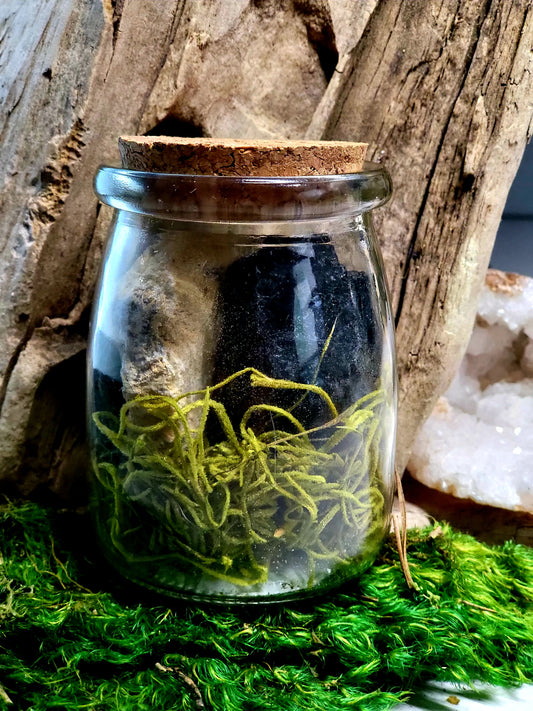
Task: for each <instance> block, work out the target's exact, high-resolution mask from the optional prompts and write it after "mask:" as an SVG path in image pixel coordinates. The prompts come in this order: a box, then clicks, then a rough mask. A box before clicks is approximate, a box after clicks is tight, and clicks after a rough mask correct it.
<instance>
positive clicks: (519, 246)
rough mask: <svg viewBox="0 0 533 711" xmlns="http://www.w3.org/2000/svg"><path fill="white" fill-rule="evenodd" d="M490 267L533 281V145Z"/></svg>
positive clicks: (513, 189) (507, 209)
mask: <svg viewBox="0 0 533 711" xmlns="http://www.w3.org/2000/svg"><path fill="white" fill-rule="evenodd" d="M490 266H491V267H493V268H494V269H501V270H502V271H507V272H517V273H518V274H527V275H528V276H531V277H533V142H532V143H530V144H529V145H528V146H527V148H526V150H525V153H524V157H523V158H522V163H521V164H520V168H519V169H518V173H517V174H516V178H515V180H514V183H513V185H512V187H511V190H510V192H509V196H508V197H507V203H506V205H505V210H504V213H503V219H502V221H501V224H500V228H499V230H498V234H497V236H496V243H495V245H494V250H493V252H492V257H491V260H490Z"/></svg>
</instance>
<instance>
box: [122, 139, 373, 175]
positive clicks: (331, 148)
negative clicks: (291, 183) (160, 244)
mask: <svg viewBox="0 0 533 711" xmlns="http://www.w3.org/2000/svg"><path fill="white" fill-rule="evenodd" d="M367 147H368V144H366V143H352V142H348V141H267V140H249V141H248V140H236V139H227V138H178V137H175V136H122V137H121V138H119V150H120V155H121V158H122V167H123V168H129V169H131V170H143V171H149V172H154V173H181V174H187V175H229V176H261V177H266V176H272V177H275V176H279V177H282V176H287V177H288V176H306V175H341V174H346V173H359V172H361V171H362V170H363V164H364V160H365V155H366V150H367Z"/></svg>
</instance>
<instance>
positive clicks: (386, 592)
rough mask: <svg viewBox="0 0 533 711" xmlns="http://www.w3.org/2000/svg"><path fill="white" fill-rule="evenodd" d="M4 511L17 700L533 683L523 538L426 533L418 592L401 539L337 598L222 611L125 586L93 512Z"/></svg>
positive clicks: (119, 700)
mask: <svg viewBox="0 0 533 711" xmlns="http://www.w3.org/2000/svg"><path fill="white" fill-rule="evenodd" d="M0 520H1V527H0V529H1V530H0V546H1V548H0V553H1V556H2V567H1V570H0V575H1V580H0V586H1V600H0V619H1V622H0V624H1V627H0V631H1V638H0V679H1V685H2V686H1V691H0V697H1V699H3V701H1V702H0V703H3V705H4V707H5V708H14V709H25V710H28V711H29V710H30V709H31V710H32V711H39V710H41V709H67V710H68V709H71V710H74V709H121V711H128V710H129V709H131V710H132V711H133V709H135V711H139V710H142V709H147V710H148V709H150V710H153V709H157V710H159V709H161V710H163V709H164V710H167V709H168V710H170V709H176V710H178V709H184V710H186V711H193V710H196V709H210V710H212V711H267V710H268V711H287V709H291V711H292V710H293V709H294V710H299V709H301V710H302V711H303V710H304V709H305V711H337V710H340V709H361V710H368V711H370V710H372V711H375V710H376V709H389V708H391V707H393V706H394V704H395V703H396V702H398V701H400V700H405V699H406V698H408V696H409V694H410V693H411V691H413V690H414V689H415V688H416V687H417V686H418V685H420V684H421V683H422V682H423V681H424V680H427V679H438V680H453V681H457V682H466V683H468V682H470V681H471V680H472V679H477V680H480V681H484V682H488V683H492V684H499V685H514V684H519V683H521V682H525V681H532V680H533V609H532V597H533V551H532V550H530V549H527V548H525V547H523V546H520V545H517V544H514V543H506V544H505V545H503V546H500V547H494V548H491V547H488V546H486V545H484V544H481V543H479V542H477V541H476V540H475V539H473V538H471V537H469V536H466V535H463V534H460V533H457V532H455V531H453V530H451V529H450V527H448V526H447V525H442V526H436V527H434V528H432V529H427V530H424V531H414V532H411V533H410V534H409V537H408V544H407V557H408V561H409V565H410V570H411V574H412V577H413V580H414V583H415V585H416V587H415V588H413V589H409V588H408V586H407V584H406V582H405V579H404V576H403V574H402V570H401V566H400V561H399V558H398V554H397V551H396V549H395V547H394V545H393V543H392V541H390V542H389V543H387V544H386V545H385V546H384V548H383V550H382V553H381V555H380V557H379V559H378V561H377V562H376V564H375V565H374V566H373V567H372V568H370V569H369V570H368V571H367V572H366V573H365V574H363V575H362V576H361V578H360V579H359V580H358V581H354V582H352V583H350V584H349V585H345V587H344V588H343V589H342V590H341V591H338V592H337V593H335V594H330V595H328V597H327V599H321V600H316V601H315V602H314V603H306V604H303V603H302V604H299V605H297V604H292V605H291V606H285V607H283V606H280V607H274V608H269V609H266V610H265V608H258V607H253V608H250V609H246V610H238V611H235V610H232V611H221V610H212V609H210V608H208V607H195V608H187V607H184V606H180V604H179V603H175V604H174V605H173V607H168V605H167V603H161V601H159V602H157V603H156V604H153V603H150V604H149V602H148V601H147V600H141V597H140V593H139V592H138V591H137V590H134V589H131V588H129V587H128V586H127V585H126V584H124V585H123V586H122V587H117V586H116V585H115V584H113V585H112V584H111V582H110V581H109V576H108V574H107V573H106V571H105V568H103V567H102V566H101V565H100V564H98V561H97V560H96V558H95V557H94V553H93V552H92V551H91V548H90V546H91V542H92V534H91V532H90V528H89V524H88V521H87V520H86V517H85V516H79V515H75V514H73V513H68V512H58V511H52V510H48V509H44V508H41V507H39V506H38V505H35V504H32V503H23V504H18V505H16V504H12V503H7V504H5V505H3V506H2V507H1V508H0ZM84 541H86V544H85V546H84V545H83V542H84ZM9 701H11V702H12V703H9Z"/></svg>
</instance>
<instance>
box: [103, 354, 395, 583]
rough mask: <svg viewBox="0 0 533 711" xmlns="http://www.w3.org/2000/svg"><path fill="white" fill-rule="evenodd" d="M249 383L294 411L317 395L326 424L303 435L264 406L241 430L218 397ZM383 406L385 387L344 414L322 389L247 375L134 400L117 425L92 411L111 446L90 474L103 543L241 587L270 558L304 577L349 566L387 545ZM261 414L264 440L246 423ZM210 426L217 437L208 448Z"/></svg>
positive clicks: (285, 416) (284, 414)
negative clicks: (290, 401) (296, 567)
mask: <svg viewBox="0 0 533 711" xmlns="http://www.w3.org/2000/svg"><path fill="white" fill-rule="evenodd" d="M244 380H245V381H248V382H249V385H250V386H251V387H252V388H257V389H258V390H259V391H260V392H262V393H263V395H264V394H265V393H270V392H271V391H274V390H275V391H280V390H282V391H284V392H285V393H290V394H291V395H292V396H293V397H295V399H296V404H300V403H301V402H302V401H303V400H304V399H305V398H306V397H307V396H308V395H309V394H310V393H313V394H314V395H315V396H318V397H320V398H321V400H322V401H323V402H324V403H325V404H326V406H327V408H328V410H329V414H330V419H329V421H328V422H327V423H326V424H324V425H321V426H319V427H314V428H312V429H306V428H305V427H304V425H303V424H302V423H301V422H300V421H299V420H298V419H297V418H296V417H295V416H294V415H293V414H291V412H290V410H287V409H283V408H281V407H279V406H276V405H272V404H257V405H253V406H251V407H249V408H248V409H247V410H246V411H245V412H244V414H243V416H242V419H241V421H240V423H239V426H238V427H234V426H233V425H232V423H231V421H230V418H229V416H228V414H227V412H226V408H225V407H224V405H223V403H222V402H220V401H219V399H218V396H219V393H220V391H221V390H224V389H225V388H226V387H227V386H228V385H234V384H235V381H238V385H239V387H242V384H241V381H244ZM248 382H247V383H246V385H248ZM383 400H384V393H383V391H382V390H379V389H378V390H376V391H375V392H372V393H369V394H368V395H366V396H365V397H363V398H361V399H360V400H359V401H358V402H356V403H355V404H354V405H352V406H351V407H349V408H348V409H347V410H345V411H344V412H343V413H342V414H339V412H338V411H337V409H336V407H335V405H334V404H333V402H332V400H331V398H330V396H329V395H328V394H327V393H326V391H325V390H323V389H322V388H320V387H318V386H317V385H312V384H311V385H309V384H302V383H295V382H292V381H289V380H279V379H275V378H270V377H268V376H266V375H264V374H263V373H261V372H260V371H258V370H256V369H254V368H245V369H243V370H241V371H239V372H237V373H234V374H233V375H231V376H230V377H228V378H226V379H225V380H224V381H222V382H221V383H218V384H217V385H214V386H211V387H208V388H205V389H204V390H199V391H195V392H190V393H185V394H183V395H182V396H181V397H179V398H172V397H169V396H164V395H143V396H137V397H135V398H132V399H131V400H129V401H128V402H127V403H125V404H124V405H123V406H122V408H121V410H120V413H119V416H118V417H117V416H116V415H114V414H113V413H111V412H97V413H95V414H94V415H93V420H94V422H95V424H96V428H97V430H98V432H99V434H100V436H101V437H102V439H103V441H104V445H103V446H102V447H101V449H102V450H103V453H102V455H101V456H99V457H98V458H97V459H96V458H95V461H94V464H93V469H94V474H95V477H94V483H95V488H96V498H97V499H98V502H99V503H98V506H97V507H96V508H97V510H98V516H99V518H100V519H102V532H103V533H102V535H103V536H104V535H105V536H106V537H108V538H109V541H108V545H109V548H110V549H111V550H112V551H113V552H114V554H115V555H118V556H119V557H120V558H121V559H122V560H123V561H125V562H126V563H127V564H128V565H129V566H135V565H136V564H140V565H150V564H153V563H154V562H155V563H157V562H158V561H159V562H160V563H162V564H163V563H166V564H170V565H177V566H179V567H181V568H182V569H185V570H190V571H191V576H193V575H195V574H196V573H197V571H198V570H199V571H201V572H202V573H203V574H205V575H206V576H208V577H214V578H218V579H220V580H223V581H226V582H229V583H232V584H233V585H235V586H237V588H238V587H239V586H240V587H242V586H250V585H257V584H260V583H265V582H267V580H268V577H269V564H270V559H271V557H272V554H273V553H274V552H275V553H276V556H277V557H278V558H283V557H285V558H294V559H302V558H303V560H304V561H306V564H305V568H306V571H305V580H306V581H307V580H310V581H313V580H314V579H315V576H316V574H317V573H318V572H319V571H317V567H320V566H321V568H322V569H325V570H330V569H331V567H333V566H339V567H342V566H343V564H345V563H346V562H347V558H350V557H351V556H353V555H354V553H355V552H358V553H360V552H361V551H362V550H364V549H367V548H368V549H370V550H372V551H374V550H375V549H376V547H377V545H378V541H380V540H381V539H382V537H383V529H384V521H385V519H386V515H385V506H384V497H383V493H382V489H383V482H382V476H381V471H380V455H379V447H380V439H381V428H380V427H379V423H380V418H379V415H380V412H381V408H382V403H383ZM292 409H294V405H293V408H292ZM265 413H267V414H268V417H269V420H270V421H271V426H270V428H269V429H268V430H267V431H263V432H260V433H259V434H258V433H256V432H255V431H254V428H253V427H252V426H250V425H251V423H252V422H253V421H254V417H256V416H257V415H264V414H265ZM210 418H212V419H211V421H216V422H218V425H219V427H220V429H221V431H222V432H223V433H224V435H223V436H224V438H223V440H222V441H216V442H215V443H210V442H209V438H208V436H207V434H206V429H207V426H208V423H209V422H210ZM346 442H348V445H347V446H345V444H346ZM117 455H121V456H118V457H117ZM354 531H359V532H360V541H359V542H358V544H357V545H356V544H355V543H354V541H353V538H354ZM107 532H109V533H107ZM347 542H348V545H347ZM350 544H351V550H350ZM346 547H347V548H348V551H346V550H345V549H346ZM319 577H320V576H319ZM322 577H323V574H322Z"/></svg>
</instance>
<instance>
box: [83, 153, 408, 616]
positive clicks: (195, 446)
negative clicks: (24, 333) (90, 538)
mask: <svg viewBox="0 0 533 711" xmlns="http://www.w3.org/2000/svg"><path fill="white" fill-rule="evenodd" d="M96 191H97V193H98V195H99V197H100V199H101V200H102V201H103V202H104V203H106V204H108V205H111V206H112V207H114V208H116V216H115V220H114V223H113V227H112V234H111V238H110V241H109V245H108V249H107V255H106V259H105V263H104V267H103V271H102V276H101V280H100V286H99V291H98V298H97V300H96V304H95V311H94V315H93V324H92V335H91V345H90V358H89V383H90V388H89V432H90V443H91V452H92V500H91V509H92V512H93V517H94V521H95V525H96V530H97V533H98V538H99V541H100V543H101V546H102V548H103V551H104V553H105V554H106V556H107V558H108V559H109V560H110V562H111V563H112V564H113V565H114V566H115V567H116V569H117V570H119V571H120V572H121V573H122V574H123V575H124V576H126V577H127V578H129V579H131V580H133V581H135V582H137V583H139V584H141V585H144V586H146V587H149V588H152V589H154V590H157V591H159V592H163V593H166V594H168V595H171V596H179V597H186V598H187V597H188V598H191V599H196V600H206V601H212V602H268V601H278V600H285V599H288V598H289V599H290V598H297V597H303V596H307V595H310V594H313V593H316V592H318V591H321V590H325V589H328V588H331V587H332V586H334V585H338V584H339V583H340V582H342V581H344V580H346V579H348V578H350V577H352V576H354V575H356V574H358V573H359V572H360V571H361V570H362V569H364V568H365V567H366V566H367V565H369V564H370V563H371V562H372V560H373V558H374V557H375V555H376V553H377V551H378V549H379V546H380V544H381V541H382V540H383V537H384V535H385V534H386V532H387V530H388V522H389V514H390V507H391V499H392V488H393V455H394V445H395V423H396V376H395V364H394V345H393V329H392V324H391V318H390V309H389V305H388V298H387V290H386V286H385V281H384V275H383V269H382V263H381V259H380V257H379V250H378V247H377V242H376V238H375V235H374V232H373V228H372V223H371V210H372V209H373V208H375V207H378V206H380V205H382V204H383V203H384V202H386V200H387V199H388V198H389V196H390V180H389V177H388V175H387V173H386V171H385V170H384V169H383V168H382V167H380V166H376V165H369V164H367V165H366V166H365V167H364V169H363V170H361V171H360V172H358V173H351V174H344V175H313V176H282V177H279V176H252V177H250V176H220V175H186V174H171V173H157V172H148V171H136V170H131V169H116V168H107V167H104V168H101V169H100V170H99V172H98V174H97V177H96Z"/></svg>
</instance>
